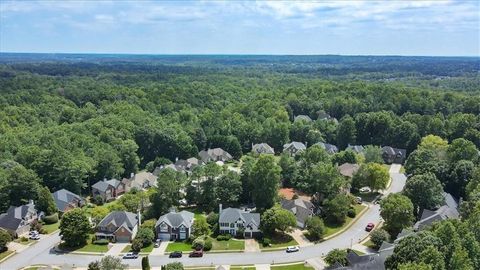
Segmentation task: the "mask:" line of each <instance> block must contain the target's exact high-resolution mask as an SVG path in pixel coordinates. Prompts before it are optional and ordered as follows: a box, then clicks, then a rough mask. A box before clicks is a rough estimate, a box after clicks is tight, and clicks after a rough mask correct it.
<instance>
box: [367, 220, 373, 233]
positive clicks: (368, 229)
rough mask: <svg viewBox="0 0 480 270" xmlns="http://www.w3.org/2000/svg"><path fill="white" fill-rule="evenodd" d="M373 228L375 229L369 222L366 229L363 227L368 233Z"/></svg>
mask: <svg viewBox="0 0 480 270" xmlns="http://www.w3.org/2000/svg"><path fill="white" fill-rule="evenodd" d="M373 228H375V224H373V223H371V222H370V223H368V224H367V227H365V231H367V232H369V231H371V230H373Z"/></svg>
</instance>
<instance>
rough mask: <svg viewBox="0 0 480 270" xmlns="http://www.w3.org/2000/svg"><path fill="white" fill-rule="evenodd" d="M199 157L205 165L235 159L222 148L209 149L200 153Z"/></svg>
mask: <svg viewBox="0 0 480 270" xmlns="http://www.w3.org/2000/svg"><path fill="white" fill-rule="evenodd" d="M198 156H199V157H200V159H201V160H202V161H203V162H205V163H208V162H210V161H227V160H231V159H233V157H232V155H230V153H228V152H227V151H225V150H223V149H222V148H213V149H210V148H209V149H208V150H202V151H200V152H199V153H198Z"/></svg>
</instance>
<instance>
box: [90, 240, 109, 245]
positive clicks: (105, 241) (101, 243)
mask: <svg viewBox="0 0 480 270" xmlns="http://www.w3.org/2000/svg"><path fill="white" fill-rule="evenodd" d="M93 243H94V244H95V245H108V243H110V242H109V241H108V240H107V239H98V240H95V241H93Z"/></svg>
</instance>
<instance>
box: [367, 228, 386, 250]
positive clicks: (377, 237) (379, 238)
mask: <svg viewBox="0 0 480 270" xmlns="http://www.w3.org/2000/svg"><path fill="white" fill-rule="evenodd" d="M389 238H390V235H389V234H388V232H387V231H385V230H384V229H377V230H374V231H373V232H372V234H371V235H370V240H372V242H373V244H374V245H375V248H379V247H380V246H381V245H382V243H383V242H384V241H388V239H389Z"/></svg>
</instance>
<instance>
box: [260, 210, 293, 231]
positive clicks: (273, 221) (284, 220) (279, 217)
mask: <svg viewBox="0 0 480 270" xmlns="http://www.w3.org/2000/svg"><path fill="white" fill-rule="evenodd" d="M261 224H262V227H263V231H264V232H265V233H267V234H273V233H275V232H276V231H280V232H282V233H285V232H290V231H292V227H295V226H296V225H297V220H296V218H295V216H294V215H293V213H292V212H290V211H288V210H285V209H283V208H280V207H273V208H270V209H268V210H266V211H265V212H264V213H263V214H262V222H261Z"/></svg>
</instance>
